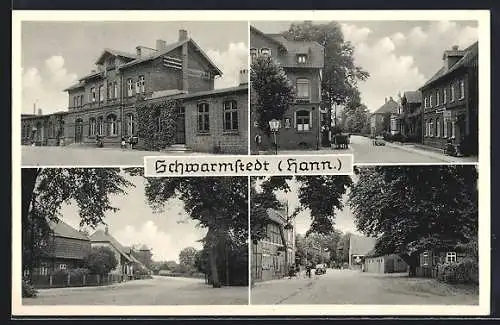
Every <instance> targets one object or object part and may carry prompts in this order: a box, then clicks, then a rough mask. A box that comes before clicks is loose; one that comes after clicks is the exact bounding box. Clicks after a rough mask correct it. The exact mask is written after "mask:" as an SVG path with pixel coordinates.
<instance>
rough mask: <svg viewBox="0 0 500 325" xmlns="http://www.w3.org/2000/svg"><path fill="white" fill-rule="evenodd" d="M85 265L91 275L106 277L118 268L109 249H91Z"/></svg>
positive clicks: (116, 261)
mask: <svg viewBox="0 0 500 325" xmlns="http://www.w3.org/2000/svg"><path fill="white" fill-rule="evenodd" d="M85 265H86V266H87V268H88V269H89V270H90V272H91V273H93V274H99V275H107V274H108V273H109V272H111V271H112V270H114V269H115V268H116V267H117V266H118V260H117V259H116V256H115V253H114V252H113V251H112V250H111V248H109V247H97V248H92V251H91V252H90V253H89V255H88V256H87V258H86V259H85Z"/></svg>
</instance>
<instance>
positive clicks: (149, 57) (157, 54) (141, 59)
mask: <svg viewBox="0 0 500 325" xmlns="http://www.w3.org/2000/svg"><path fill="white" fill-rule="evenodd" d="M185 43H190V44H192V45H193V46H194V47H195V48H196V49H197V51H198V53H200V54H201V55H202V56H203V57H204V58H205V60H207V61H208V63H209V65H211V67H212V69H213V70H215V71H216V72H217V75H222V71H221V70H220V69H219V68H218V67H217V66H216V65H215V63H214V62H213V61H212V60H211V59H210V58H209V57H208V56H207V54H206V53H205V52H204V51H203V50H202V49H201V47H200V46H199V45H198V44H196V42H195V41H194V40H193V39H191V38H188V39H185V40H182V41H178V42H175V43H172V44H168V45H167V46H166V47H165V49H164V50H162V51H156V52H154V53H151V54H149V55H144V56H141V57H136V58H135V59H134V60H132V61H130V62H127V63H125V64H122V65H121V66H120V67H119V69H123V68H128V67H130V66H133V65H136V64H139V63H142V62H147V61H151V60H154V59H156V58H159V57H161V56H162V55H165V54H167V53H169V52H171V51H173V50H175V49H176V48H178V47H179V46H182V45H183V44H185Z"/></svg>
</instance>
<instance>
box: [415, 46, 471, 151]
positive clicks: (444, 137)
mask: <svg viewBox="0 0 500 325" xmlns="http://www.w3.org/2000/svg"><path fill="white" fill-rule="evenodd" d="M420 91H421V92H422V98H423V104H424V108H423V110H424V112H423V143H424V144H425V145H429V146H432V147H436V148H440V149H444V148H445V145H446V143H447V141H448V139H450V140H451V141H452V143H453V144H454V145H455V146H457V147H458V149H459V151H460V152H462V153H465V154H472V155H475V154H477V152H478V43H477V42H475V43H474V44H472V45H471V46H469V47H467V48H466V49H463V50H460V49H459V48H458V46H453V47H452V48H451V49H450V50H446V51H444V53H443V66H442V67H441V68H440V69H439V70H438V71H437V72H436V73H435V74H434V75H433V76H432V78H431V79H429V80H428V81H427V82H426V83H425V84H424V85H423V86H422V87H421V88H420Z"/></svg>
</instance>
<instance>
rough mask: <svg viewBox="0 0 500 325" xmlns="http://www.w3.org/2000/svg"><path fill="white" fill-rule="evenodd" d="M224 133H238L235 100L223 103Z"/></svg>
mask: <svg viewBox="0 0 500 325" xmlns="http://www.w3.org/2000/svg"><path fill="white" fill-rule="evenodd" d="M224 131H238V106H237V103H236V101H235V100H228V101H225V102H224Z"/></svg>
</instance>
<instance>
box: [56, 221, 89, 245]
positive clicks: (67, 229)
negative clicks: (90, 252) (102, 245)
mask: <svg viewBox="0 0 500 325" xmlns="http://www.w3.org/2000/svg"><path fill="white" fill-rule="evenodd" d="M48 224H49V227H50V229H52V231H53V232H54V235H55V236H58V237H65V238H72V239H79V240H90V239H89V237H87V236H86V235H84V234H82V233H81V232H79V231H78V230H76V229H75V228H73V227H71V226H70V225H68V224H67V223H66V222H64V221H62V220H59V222H55V221H51V220H49V221H48Z"/></svg>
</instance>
